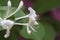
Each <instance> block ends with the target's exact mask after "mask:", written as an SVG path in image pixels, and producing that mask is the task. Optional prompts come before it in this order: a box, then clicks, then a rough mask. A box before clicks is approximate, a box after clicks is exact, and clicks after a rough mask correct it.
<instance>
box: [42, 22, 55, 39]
mask: <svg viewBox="0 0 60 40" xmlns="http://www.w3.org/2000/svg"><path fill="white" fill-rule="evenodd" d="M42 23H43V26H44V28H45V35H44V37H43V38H42V40H55V31H54V28H53V27H52V26H51V25H50V24H48V23H46V22H42Z"/></svg>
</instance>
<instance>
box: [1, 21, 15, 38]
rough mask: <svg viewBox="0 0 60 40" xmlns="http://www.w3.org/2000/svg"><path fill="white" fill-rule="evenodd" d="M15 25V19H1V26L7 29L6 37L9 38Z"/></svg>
mask: <svg viewBox="0 0 60 40" xmlns="http://www.w3.org/2000/svg"><path fill="white" fill-rule="evenodd" d="M13 25H14V21H11V20H2V21H1V26H2V27H3V28H4V29H6V30H7V32H6V34H5V36H4V37H5V38H7V37H8V36H9V34H10V29H11V28H12V26H13Z"/></svg>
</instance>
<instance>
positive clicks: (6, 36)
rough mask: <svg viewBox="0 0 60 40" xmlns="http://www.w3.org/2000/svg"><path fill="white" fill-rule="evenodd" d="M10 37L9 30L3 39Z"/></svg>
mask: <svg viewBox="0 0 60 40" xmlns="http://www.w3.org/2000/svg"><path fill="white" fill-rule="evenodd" d="M9 35H10V30H7V32H6V34H5V35H4V38H8V37H9Z"/></svg>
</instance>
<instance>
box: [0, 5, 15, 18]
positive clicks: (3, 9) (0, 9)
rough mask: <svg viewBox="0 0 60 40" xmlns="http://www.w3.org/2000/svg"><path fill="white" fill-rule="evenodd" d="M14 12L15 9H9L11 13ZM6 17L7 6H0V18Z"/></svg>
mask: <svg viewBox="0 0 60 40" xmlns="http://www.w3.org/2000/svg"><path fill="white" fill-rule="evenodd" d="M14 10H15V7H12V8H11V13H12V12H13V11H14ZM6 15H7V6H0V17H1V18H5V17H6Z"/></svg>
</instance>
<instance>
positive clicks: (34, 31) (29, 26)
mask: <svg viewBox="0 0 60 40" xmlns="http://www.w3.org/2000/svg"><path fill="white" fill-rule="evenodd" d="M29 27H30V28H31V29H32V30H33V31H34V32H37V31H36V30H35V29H34V28H33V27H32V26H30V25H29Z"/></svg>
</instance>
